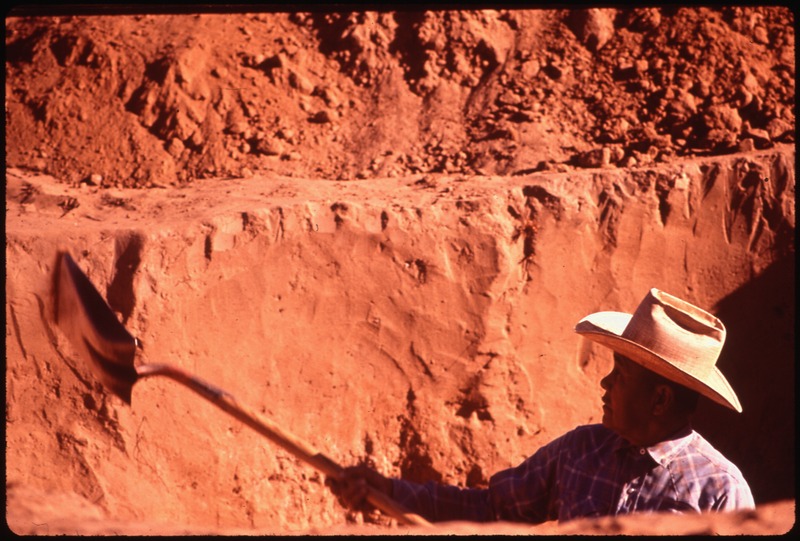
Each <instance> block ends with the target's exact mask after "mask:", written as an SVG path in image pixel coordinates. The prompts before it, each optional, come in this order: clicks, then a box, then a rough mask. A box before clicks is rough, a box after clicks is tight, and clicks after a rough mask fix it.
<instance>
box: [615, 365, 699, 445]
mask: <svg viewBox="0 0 800 541" xmlns="http://www.w3.org/2000/svg"><path fill="white" fill-rule="evenodd" d="M600 386H601V387H602V388H603V390H604V391H605V393H604V394H603V424H604V425H605V426H606V427H608V428H610V429H611V430H613V431H615V432H616V433H617V434H619V435H620V436H622V437H623V438H625V439H627V440H628V441H630V442H631V443H633V444H636V445H650V444H652V443H655V442H657V441H661V440H662V439H663V438H664V437H666V436H669V435H670V434H672V433H674V432H675V431H676V430H678V429H680V428H682V427H684V426H686V425H687V424H688V422H689V417H690V415H691V414H692V413H693V412H694V410H695V408H696V406H697V398H698V393H697V392H696V391H692V390H691V389H687V388H686V387H684V386H682V385H680V384H678V383H675V382H674V381H671V380H669V379H667V378H665V377H663V376H660V375H658V374H656V373H655V372H652V371H650V370H648V369H646V368H644V367H643V366H641V365H639V364H637V363H635V362H633V361H632V360H630V359H628V358H627V357H625V356H624V355H621V354H619V353H615V354H614V367H613V368H612V370H611V372H609V374H608V375H607V376H606V377H604V378H603V379H602V380H601V381H600Z"/></svg>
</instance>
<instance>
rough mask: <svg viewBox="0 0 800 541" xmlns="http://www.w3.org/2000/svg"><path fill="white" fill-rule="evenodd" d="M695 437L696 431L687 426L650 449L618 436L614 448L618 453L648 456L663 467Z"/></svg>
mask: <svg viewBox="0 0 800 541" xmlns="http://www.w3.org/2000/svg"><path fill="white" fill-rule="evenodd" d="M693 436H694V430H692V427H691V425H686V426H685V427H684V428H682V429H681V430H679V431H677V432H676V433H675V434H673V435H672V436H670V437H669V438H667V439H665V440H664V441H660V442H658V443H655V444H653V445H650V446H648V447H639V446H638V445H632V444H631V443H630V442H629V441H628V440H626V439H624V438H622V437H619V436H618V437H617V442H616V443H615V444H614V448H615V450H616V451H627V452H630V453H634V454H636V455H644V454H647V455H649V456H650V458H652V459H653V460H654V461H655V462H656V463H657V464H661V465H662V466H663V465H665V464H666V463H668V462H669V461H671V460H672V458H673V457H675V456H676V455H677V454H679V453H680V452H681V451H682V450H683V449H684V448H685V447H686V446H687V445H689V442H690V441H691V440H692V437H693Z"/></svg>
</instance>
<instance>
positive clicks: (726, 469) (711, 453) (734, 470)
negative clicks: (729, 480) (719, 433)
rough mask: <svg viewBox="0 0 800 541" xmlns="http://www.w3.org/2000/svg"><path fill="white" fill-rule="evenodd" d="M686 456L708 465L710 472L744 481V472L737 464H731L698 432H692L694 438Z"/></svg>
mask: <svg viewBox="0 0 800 541" xmlns="http://www.w3.org/2000/svg"><path fill="white" fill-rule="evenodd" d="M685 454H686V455H687V457H688V458H689V459H690V460H692V461H693V462H696V463H697V462H702V463H706V464H707V465H708V466H709V471H710V472H713V473H716V474H723V475H727V476H731V477H733V478H735V479H737V480H741V479H743V476H742V472H741V471H740V470H739V468H738V467H737V466H736V464H734V463H733V462H731V461H730V460H729V459H728V458H727V457H726V456H725V455H723V454H722V452H720V451H719V450H718V449H717V448H715V447H714V446H713V445H711V443H710V442H709V441H708V440H707V439H705V438H704V437H703V436H702V435H701V434H700V433H699V432H697V431H693V432H692V438H691V440H690V442H689V445H688V446H687V448H686V451H685Z"/></svg>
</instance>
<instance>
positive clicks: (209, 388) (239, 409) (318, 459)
mask: <svg viewBox="0 0 800 541" xmlns="http://www.w3.org/2000/svg"><path fill="white" fill-rule="evenodd" d="M136 374H137V376H138V377H139V378H145V377H152V376H166V377H168V378H170V379H172V380H173V381H176V382H178V383H180V384H182V385H185V386H186V387H188V388H189V389H191V390H192V391H194V392H196V393H197V394H199V395H200V396H202V397H203V398H205V399H206V400H208V401H209V402H211V403H213V404H214V405H216V406H217V407H218V408H220V409H221V410H223V411H225V412H227V413H229V414H230V415H232V416H233V417H235V418H236V419H238V420H240V421H242V422H243V423H244V424H246V425H248V426H249V427H250V428H252V429H254V430H255V431H256V432H258V433H260V434H262V435H263V436H266V437H267V438H269V439H270V440H272V441H273V442H274V443H277V444H278V445H280V446H281V447H283V448H284V449H285V450H287V451H289V452H290V453H292V454H293V455H294V456H296V457H297V458H299V459H301V460H303V461H304V462H306V463H307V464H309V465H310V466H313V467H314V468H316V469H317V470H318V471H320V472H322V473H323V474H325V475H326V476H328V477H332V478H334V479H340V478H341V476H342V472H343V469H342V467H341V466H340V465H339V464H337V463H336V462H334V461H333V460H331V459H330V458H328V457H327V456H325V455H323V454H322V453H320V452H318V451H317V450H316V449H314V448H313V447H312V446H311V445H309V444H308V443H306V442H305V441H303V440H301V439H300V438H298V437H297V436H294V435H293V434H290V433H288V432H286V431H285V430H283V429H281V428H280V427H279V426H277V425H276V424H275V423H273V422H272V421H270V420H269V419H265V418H263V417H261V416H260V415H258V414H256V413H255V412H253V411H251V410H250V409H248V408H245V407H244V406H242V405H240V404H239V403H238V402H237V401H236V398H234V397H233V395H231V394H230V393H228V392H227V391H225V390H223V389H220V388H218V387H216V386H214V385H211V384H210V383H208V382H205V381H203V380H201V379H200V378H198V377H196V376H194V375H192V374H190V373H188V372H186V371H184V370H181V369H180V368H177V367H175V366H171V365H167V364H150V363H148V364H143V365H139V366H137V367H136ZM367 501H368V502H369V503H370V504H372V505H373V506H375V507H376V508H377V509H380V510H381V511H383V512H384V513H386V514H388V515H389V516H391V517H392V518H394V519H396V520H398V521H399V522H402V523H404V524H410V525H417V526H431V523H430V522H428V521H427V520H425V519H424V518H423V517H421V516H419V515H417V514H415V513H411V512H410V511H408V510H407V509H405V508H404V507H403V506H402V505H400V504H399V503H397V502H396V501H394V500H393V499H391V498H390V497H389V496H387V495H386V494H384V493H383V492H380V491H378V490H376V489H374V488H373V487H369V488H368V492H367Z"/></svg>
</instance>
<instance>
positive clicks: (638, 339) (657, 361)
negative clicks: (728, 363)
mask: <svg viewBox="0 0 800 541" xmlns="http://www.w3.org/2000/svg"><path fill="white" fill-rule="evenodd" d="M575 332H577V333H578V334H581V335H583V336H585V337H586V338H588V339H590V340H592V341H594V342H597V343H598V344H602V345H604V346H606V347H608V348H610V349H612V350H613V351H615V352H617V353H619V354H621V355H624V356H625V357H627V358H629V359H630V360H632V361H634V362H636V363H639V364H640V365H642V366H644V367H645V368H647V369H649V370H651V371H653V372H655V373H656V374H660V375H661V376H664V377H665V378H667V379H669V380H671V381H674V382H677V383H680V384H681V385H683V386H684V387H688V388H689V389H693V390H695V391H697V392H698V393H700V394H701V395H703V396H705V397H707V398H710V399H711V400H713V401H714V402H717V403H718V404H722V405H723V406H726V407H728V408H731V409H733V410H735V411H738V412H741V411H742V406H741V404H739V399H738V398H737V397H736V393H734V392H733V389H732V388H731V386H730V384H729V383H728V380H726V379H725V376H723V375H722V372H720V371H719V369H718V368H717V366H716V365H717V358H718V357H719V354H720V351H722V345H723V344H724V343H725V326H724V325H723V324H722V322H721V321H720V320H719V319H717V318H716V317H714V316H713V315H711V314H709V313H708V312H706V311H705V310H702V309H700V308H698V307H697V306H694V305H692V304H689V303H688V302H686V301H683V300H681V299H679V298H677V297H674V296H672V295H669V294H667V293H664V292H663V291H659V290H658V289H655V288H653V289H651V290H650V292H649V293H648V294H647V296H646V297H645V298H644V299H643V300H642V302H641V303H640V304H639V307H638V308H637V309H636V311H635V312H634V313H633V314H632V315H631V314H625V313H622V312H597V313H595V314H591V315H589V316H586V317H585V318H583V319H582V320H580V321H579V322H578V324H577V325H576V326H575Z"/></svg>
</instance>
